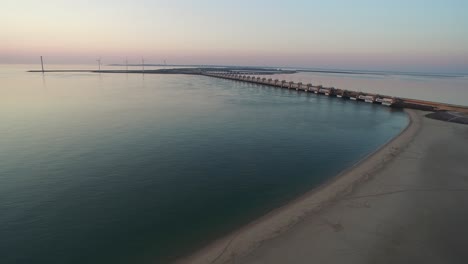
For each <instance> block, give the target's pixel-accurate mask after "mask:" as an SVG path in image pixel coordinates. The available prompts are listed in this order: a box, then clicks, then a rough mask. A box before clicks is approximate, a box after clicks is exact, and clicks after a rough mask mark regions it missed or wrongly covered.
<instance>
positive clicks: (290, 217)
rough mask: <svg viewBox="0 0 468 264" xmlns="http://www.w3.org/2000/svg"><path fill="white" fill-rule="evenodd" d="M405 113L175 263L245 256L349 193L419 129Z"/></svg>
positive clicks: (414, 116)
mask: <svg viewBox="0 0 468 264" xmlns="http://www.w3.org/2000/svg"><path fill="white" fill-rule="evenodd" d="M405 112H406V113H407V115H408V118H409V122H408V124H407V126H406V128H404V129H403V130H402V131H401V132H400V133H399V134H398V135H396V136H395V137H393V138H392V139H390V140H389V141H388V142H386V143H385V144H383V145H382V146H381V147H379V148H378V149H377V150H375V151H374V152H372V153H370V154H369V155H367V156H366V157H364V158H363V159H361V160H360V161H358V162H357V163H356V164H354V165H353V166H351V167H349V168H347V169H345V170H344V171H342V172H341V173H339V174H337V175H336V176H334V177H333V178H331V179H330V180H328V181H326V182H324V183H323V184H321V185H319V186H317V187H315V188H313V189H312V190H311V191H309V192H307V193H305V194H303V195H301V196H300V197H298V198H296V199H295V200H293V201H291V202H289V203H287V204H286V205H284V206H282V207H279V208H277V209H274V210H273V211H271V212H270V213H267V214H266V215H264V216H262V217H260V218H258V219H256V220H254V221H253V222H251V223H250V224H247V225H246V226H244V227H241V228H240V229H238V230H236V231H234V232H232V233H231V234H228V235H227V236H225V237H222V238H220V239H218V240H216V241H214V242H213V243H211V244H209V245H208V246H207V247H205V248H203V249H201V250H199V251H197V252H195V253H194V254H193V255H190V256H188V257H185V258H182V259H180V260H178V261H176V263H194V264H196V263H200V264H206V263H226V262H229V261H231V260H234V259H236V258H239V257H243V256H246V255H248V254H249V253H250V252H252V251H253V250H254V249H255V248H257V247H259V246H260V245H261V244H262V243H263V242H265V241H267V240H270V239H272V238H275V237H277V236H279V235H281V234H283V233H284V232H286V231H287V230H289V229H290V228H291V227H293V226H294V225H296V224H297V223H299V222H301V220H303V219H304V218H305V217H310V216H313V214H316V213H318V212H320V211H321V210H322V209H324V208H326V207H327V206H329V205H331V204H333V203H335V202H337V201H339V200H340V199H342V198H343V197H345V196H348V195H350V194H351V193H353V191H354V190H355V189H356V187H358V186H359V185H360V184H361V183H363V182H365V181H368V180H370V179H371V178H372V177H373V176H374V175H375V174H376V173H377V172H378V171H380V170H381V169H383V168H384V167H385V165H386V164H388V162H389V161H391V160H393V159H394V158H395V157H396V156H397V155H398V154H399V153H400V152H401V151H402V150H403V149H404V148H405V147H406V146H407V145H408V144H409V143H410V142H411V141H412V140H413V139H414V137H415V136H416V135H417V134H418V132H419V130H420V128H421V121H420V117H419V116H418V114H417V113H416V111H415V110H410V109H406V110H405Z"/></svg>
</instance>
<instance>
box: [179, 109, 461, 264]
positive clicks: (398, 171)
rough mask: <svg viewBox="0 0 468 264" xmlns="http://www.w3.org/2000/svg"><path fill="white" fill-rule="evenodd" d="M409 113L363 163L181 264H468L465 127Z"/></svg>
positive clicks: (418, 112)
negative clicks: (403, 125)
mask: <svg viewBox="0 0 468 264" xmlns="http://www.w3.org/2000/svg"><path fill="white" fill-rule="evenodd" d="M407 112H408V114H409V116H410V119H411V121H410V124H409V125H408V127H407V128H406V129H405V130H404V131H402V132H401V133H400V135H398V136H397V137H395V138H394V139H393V140H392V141H390V142H388V143H387V144H385V145H384V146H382V147H381V148H380V149H379V150H377V151H376V152H374V153H373V154H372V155H370V156H368V157H367V158H366V159H364V160H362V161H361V162H359V163H358V164H356V165H355V166H353V167H352V168H349V169H348V170H346V171H344V172H342V173H341V174H340V175H337V176H336V177H335V178H334V179H332V180H330V181H329V182H327V183H325V184H323V185H322V186H320V187H319V188H316V189H315V190H313V191H311V192H309V193H307V194H305V195H303V196H302V197H300V198H298V199H297V200H295V201H293V202H291V203H290V204H288V205H286V206H284V207H282V208H279V209H277V210H274V211H272V212H271V213H269V214H268V215H265V216H264V217H262V218H260V219H258V220H257V221H255V222H253V223H251V224H249V225H248V226H246V227H244V228H242V229H241V230H238V231H237V232H234V233H232V234H231V235H229V236H227V237H224V238H222V239H220V240H218V241H215V242H214V243H213V244H211V245H210V246H208V247H207V248H205V249H203V250H201V251H199V252H197V253H196V254H194V255H192V256H190V257H188V258H186V259H182V260H180V261H179V263H466V261H467V260H468V252H467V251H466V250H465V246H466V245H468V229H467V228H465V223H466V222H468V212H466V210H465V208H468V172H467V168H468V126H466V125H462V124H455V123H448V122H443V121H438V120H433V119H429V118H425V117H424V115H425V114H427V112H422V111H415V110H408V111H407Z"/></svg>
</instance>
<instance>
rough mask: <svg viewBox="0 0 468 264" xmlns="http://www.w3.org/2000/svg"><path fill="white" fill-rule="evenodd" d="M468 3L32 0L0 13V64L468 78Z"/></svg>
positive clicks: (452, 0)
mask: <svg viewBox="0 0 468 264" xmlns="http://www.w3.org/2000/svg"><path fill="white" fill-rule="evenodd" d="M467 11H468V2H465V1H461V0H450V1H436V0H432V1H419V0H418V1H411V2H409V1H402V0H398V1H391V2H388V1H338V0H333V1H293V2H285V1H263V0H262V1H255V2H251V1H250V2H249V1H245V0H240V1H212V0H202V1H184V0H176V1H137V2H135V1H126V0H121V1H99V2H85V1H68V0H64V1H56V0H49V1H40V2H39V1H32V0H15V1H13V0H7V1H5V2H4V3H3V5H2V9H1V10H0V32H2V33H1V35H0V63H8V64H10V63H37V62H38V56H41V55H42V56H45V58H46V61H47V63H50V64H55V63H56V64H78V63H86V64H91V63H94V62H95V59H96V57H102V58H103V62H104V63H105V64H110V63H122V62H123V60H124V59H125V58H128V59H129V62H130V63H139V62H140V58H141V57H144V58H145V61H146V62H148V63H163V62H164V60H166V61H167V62H168V63H170V64H200V65H201V64H218V65H244V66H279V67H285V66H290V67H314V68H343V69H344V68H346V69H372V70H393V71H416V72H444V73H466V72H468V17H467V16H466V12H467Z"/></svg>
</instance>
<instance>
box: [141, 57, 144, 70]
mask: <svg viewBox="0 0 468 264" xmlns="http://www.w3.org/2000/svg"><path fill="white" fill-rule="evenodd" d="M141 67H142V69H143V73H145V59H143V57H142V58H141Z"/></svg>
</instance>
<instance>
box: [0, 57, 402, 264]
mask: <svg viewBox="0 0 468 264" xmlns="http://www.w3.org/2000/svg"><path fill="white" fill-rule="evenodd" d="M0 93H1V96H0V120H1V121H2V122H0V134H1V135H2V136H1V137H0V146H1V150H0V212H1V214H0V237H1V239H0V252H1V254H0V255H1V263H139V262H145V261H148V262H152V263H154V261H156V263H158V261H159V262H165V261H167V260H171V259H174V258H176V257H178V256H180V255H181V254H185V253H187V252H189V251H190V250H192V249H194V248H197V247H199V246H201V245H204V244H206V243H208V242H209V241H211V240H212V239H214V238H217V237H219V236H220V235H223V234H226V233H227V232H229V231H231V230H233V229H235V228H238V227H239V226H241V225H243V224H245V223H248V222H249V221H251V220H252V219H254V218H256V217H258V216H260V215H262V214H264V213H266V212H267V211H269V210H271V209H273V208H275V207H277V206H279V205H281V204H284V203H285V202H287V201H289V200H291V199H293V198H294V197H297V195H299V194H301V193H304V192H306V191H307V190H310V189H311V188H312V187H313V186H316V185H317V184H319V183H321V182H323V181H324V180H325V179H327V178H329V177H331V176H333V175H336V173H338V172H339V171H340V170H342V169H344V168H346V167H348V166H350V165H351V164H353V163H355V162H356V161H357V160H359V159H360V158H362V157H364V156H365V155H367V154H368V153H370V152H371V151H373V150H375V149H376V148H377V147H378V146H380V145H382V144H383V143H384V142H386V141H387V140H389V139H390V138H391V137H393V136H394V135H396V134H397V133H398V132H399V131H401V130H402V129H403V127H404V126H405V125H406V123H407V118H406V115H405V114H404V113H403V112H401V111H392V110H391V109H390V108H387V107H382V106H379V105H371V104H366V103H357V102H351V101H348V100H339V99H336V98H334V99H332V98H327V97H325V96H317V95H315V94H306V93H297V92H296V91H288V90H286V89H279V88H278V89H275V88H270V87H265V86H257V85H251V84H246V83H241V82H233V81H227V80H221V79H215V78H210V77H203V76H184V75H150V74H146V75H144V78H143V76H142V75H141V74H133V75H132V74H128V75H127V74H92V73H73V74H71V73H46V74H44V75H43V74H42V73H26V72H24V68H18V69H14V68H8V67H6V66H4V67H3V68H2V71H0Z"/></svg>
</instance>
